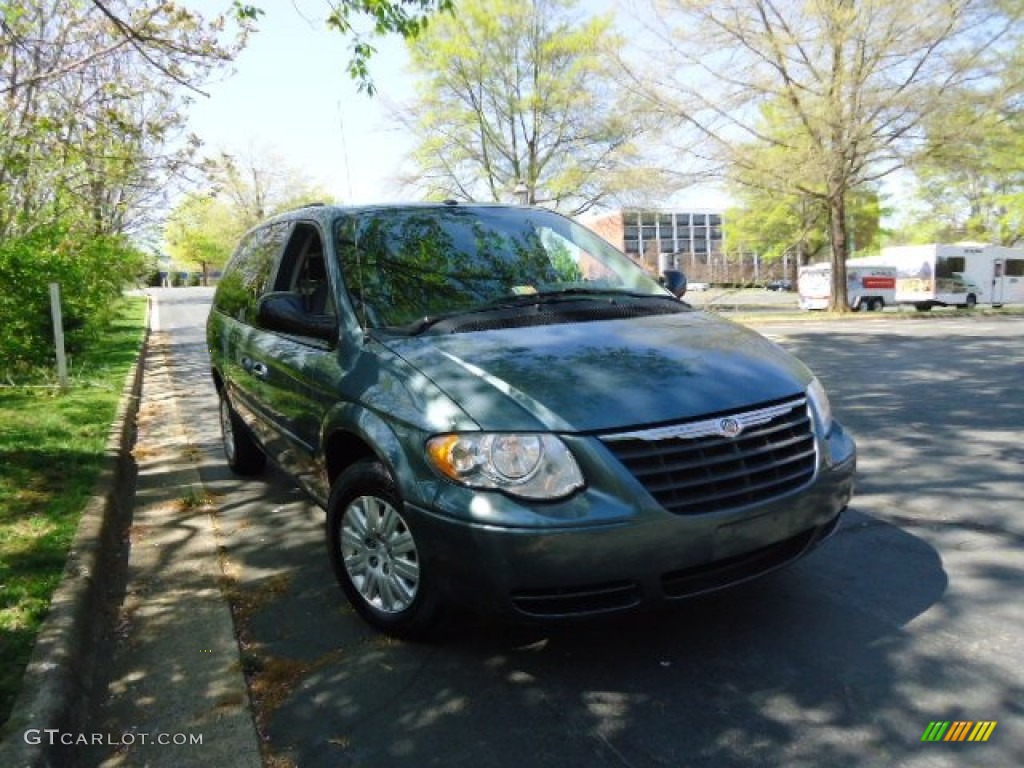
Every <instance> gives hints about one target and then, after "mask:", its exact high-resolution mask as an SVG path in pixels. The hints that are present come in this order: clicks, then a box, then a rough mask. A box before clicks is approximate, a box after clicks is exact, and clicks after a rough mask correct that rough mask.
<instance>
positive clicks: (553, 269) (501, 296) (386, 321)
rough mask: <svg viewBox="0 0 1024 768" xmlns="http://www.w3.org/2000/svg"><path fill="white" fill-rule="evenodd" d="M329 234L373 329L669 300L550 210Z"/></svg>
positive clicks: (433, 212) (377, 218)
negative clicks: (496, 312) (503, 312)
mask: <svg viewBox="0 0 1024 768" xmlns="http://www.w3.org/2000/svg"><path fill="white" fill-rule="evenodd" d="M335 236H336V238H337V246H338V247H337V253H338V255H339V258H340V260H341V267H342V274H343V275H344V276H345V281H346V284H347V287H348V290H349V292H350V294H351V295H352V297H353V300H354V301H355V302H356V304H357V305H359V306H360V307H361V308H362V310H364V311H365V315H366V316H367V317H368V318H369V321H370V323H371V324H372V325H373V326H376V327H379V328H396V329H400V328H403V327H404V328H406V329H409V328H416V327H424V326H425V324H429V323H430V322H433V321H436V320H437V319H439V318H450V317H453V316H456V315H460V314H466V313H475V312H485V311H489V310H492V309H506V308H508V307H514V306H517V305H533V304H537V303H541V302H548V301H570V300H571V301H577V300H586V299H587V298H591V297H604V298H607V297H609V296H610V297H613V298H614V297H616V296H620V297H623V298H626V297H631V298H641V299H644V298H657V299H666V298H668V299H671V298H672V296H671V294H670V293H669V292H668V291H666V290H665V289H664V288H663V287H662V286H661V285H660V284H659V283H658V281H657V280H655V279H654V278H652V277H650V276H649V275H647V274H646V273H645V272H644V271H643V270H641V269H640V268H639V267H637V266H636V265H635V264H634V263H633V262H632V261H631V260H630V259H629V258H628V257H626V256H625V255H623V254H622V253H620V252H619V251H617V250H616V249H615V248H613V247H612V246H611V245H610V244H608V243H607V242H606V241H605V240H604V239H602V238H601V237H600V236H598V235H596V234H594V233H593V232H591V231H590V230H588V229H587V228H586V227H583V226H581V225H579V224H577V223H576V222H574V221H572V220H570V219H568V218H565V217H564V216H560V215H559V214H556V213H553V212H550V211H544V210H538V209H522V208H511V207H509V208H502V207H493V208H492V207H475V206H454V205H445V206H436V207H435V206H429V207H427V206H421V207H416V206H410V207H407V208H389V209H386V210H385V209H380V210H368V211H365V212H361V213H358V214H355V215H354V216H347V217H345V218H343V219H340V220H339V221H338V223H337V225H336V227H335ZM357 309H358V307H357Z"/></svg>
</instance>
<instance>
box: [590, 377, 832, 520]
mask: <svg viewBox="0 0 1024 768" xmlns="http://www.w3.org/2000/svg"><path fill="white" fill-rule="evenodd" d="M737 427H738V428H739V429H740V430H741V431H740V432H739V434H738V435H736V436H735V437H728V436H725V435H723V434H722V432H723V431H724V432H730V431H735V430H736V428H737ZM601 440H602V441H603V442H604V443H605V445H607V446H608V448H609V450H611V452H612V453H613V454H614V455H615V456H616V458H618V459H619V461H621V462H622V463H623V464H624V465H625V466H626V468H627V469H629V471H630V472H632V473H633V475H634V476H635V477H636V478H637V480H639V481H640V483H641V484H643V486H644V488H646V489H647V491H648V492H649V493H650V494H651V495H652V496H653V497H654V498H655V499H657V501H658V503H660V504H661V505H662V506H663V507H664V508H665V509H667V510H668V511H670V512H673V513H675V514H678V515H694V514H701V513H706V512H720V511H723V510H729V509H734V508H736V507H741V506H745V505H747V504H756V503H759V502H764V501H768V500H770V499H774V498H777V497H779V496H782V495H784V494H786V493H790V492H792V491H795V490H797V489H799V488H802V487H803V486H805V485H806V484H807V483H809V482H810V481H811V479H812V478H813V477H814V469H815V465H816V461H817V456H816V452H815V441H814V430H813V428H812V426H811V419H810V415H809V413H808V408H807V400H806V398H804V397H803V396H800V397H797V398H792V399H789V400H784V401H781V402H774V403H767V404H765V405H763V406H760V407H758V408H757V409H753V410H748V411H742V412H738V413H726V414H721V415H719V416H716V417H714V418H710V419H702V420H700V421H696V422H687V423H682V424H674V425H670V426H667V427H658V428H655V429H649V430H643V431H639V432H624V433H618V434H612V435H603V436H602V437H601Z"/></svg>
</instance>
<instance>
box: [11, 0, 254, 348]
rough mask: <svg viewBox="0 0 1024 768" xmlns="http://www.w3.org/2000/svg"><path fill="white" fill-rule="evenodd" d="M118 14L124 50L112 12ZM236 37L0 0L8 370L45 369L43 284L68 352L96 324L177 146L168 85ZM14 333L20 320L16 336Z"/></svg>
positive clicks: (132, 268) (165, 14) (132, 9)
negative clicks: (132, 33) (129, 29)
mask: <svg viewBox="0 0 1024 768" xmlns="http://www.w3.org/2000/svg"><path fill="white" fill-rule="evenodd" d="M112 14H113V15H116V16H118V17H119V18H120V17H123V18H129V19H131V21H132V24H133V25H134V27H135V29H136V33H137V34H136V37H135V39H132V40H129V39H128V38H127V37H126V36H125V34H124V32H123V30H122V29H121V28H120V26H119V25H118V23H117V22H116V20H115V19H113V18H111V15H112ZM241 40H242V38H241V37H237V36H236V37H233V36H232V35H231V34H230V33H227V32H225V30H224V29H223V27H222V20H219V19H214V20H212V21H206V20H205V19H204V18H203V17H201V16H200V15H198V14H195V13H192V12H190V11H187V10H185V9H183V8H181V7H179V6H177V5H175V4H174V3H173V2H166V1H165V0H159V1H158V0H142V1H141V2H137V1H136V0H132V2H128V0H99V1H98V2H89V1H84V0H0V273H2V274H0V277H3V278H4V280H3V285H5V286H7V285H17V286H18V291H17V292H15V293H13V294H12V296H13V297H14V299H13V300H11V301H7V302H0V327H4V328H6V329H8V330H11V329H13V330H12V333H14V336H12V337H11V338H10V340H7V339H4V343H2V344H0V353H2V355H0V356H2V357H4V358H5V359H10V360H11V361H12V363H13V364H14V365H15V367H19V366H21V365H23V364H24V365H33V364H38V363H39V362H40V361H42V360H45V358H46V356H47V354H48V350H49V347H50V345H49V344H47V343H46V341H45V340H46V334H47V333H49V326H48V290H47V284H48V283H49V282H58V283H60V284H61V286H62V300H63V302H64V306H65V319H66V321H67V326H66V330H67V331H68V332H69V340H70V343H72V344H79V343H82V342H83V341H85V340H87V339H88V338H89V336H90V335H91V333H92V331H93V330H94V329H95V328H97V327H99V326H101V325H102V324H103V322H104V320H105V319H106V318H108V317H109V313H110V311H111V308H112V307H113V306H115V304H116V301H117V299H118V298H119V297H120V295H121V292H122V289H123V288H124V285H125V283H126V282H129V281H131V280H133V279H134V278H135V277H137V275H138V273H139V271H140V270H141V269H142V268H143V257H142V255H141V252H140V250H139V249H138V247H137V242H132V239H130V238H129V237H127V235H129V234H131V235H132V236H133V238H134V237H136V236H137V235H138V233H139V230H140V228H142V227H144V226H146V225H147V224H148V223H149V222H151V220H152V219H151V216H150V214H151V213H152V212H153V209H154V208H155V207H157V206H158V205H159V204H160V203H162V201H163V195H164V193H165V190H166V189H167V187H168V185H169V180H170V179H171V178H172V177H173V176H174V175H175V174H176V173H178V172H179V170H180V168H181V166H182V164H183V163H186V162H188V160H189V156H188V155H189V151H190V149H191V147H190V146H188V145H185V146H184V147H183V148H170V144H171V143H172V141H173V140H175V139H176V138H177V137H178V135H179V133H180V131H181V129H182V126H183V123H184V118H183V109H184V107H185V106H186V105H187V99H186V98H185V97H183V96H182V95H181V92H180V84H181V82H182V81H186V82H188V83H189V84H190V85H192V86H193V87H195V86H198V85H200V84H201V83H202V82H203V81H204V80H205V79H206V78H207V77H208V76H209V75H210V74H211V73H212V72H213V70H214V69H216V68H217V67H218V66H220V65H222V64H224V63H225V62H226V61H228V60H229V59H230V57H231V56H232V55H233V53H234V51H236V50H237V47H236V46H237V45H240V44H241ZM23 323H28V326H25V325H24V324H23Z"/></svg>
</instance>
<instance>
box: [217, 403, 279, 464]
mask: <svg viewBox="0 0 1024 768" xmlns="http://www.w3.org/2000/svg"><path fill="white" fill-rule="evenodd" d="M220 434H221V439H222V440H223V442H224V458H226V459H227V461H228V466H229V467H230V468H231V471H232V472H234V473H235V474H238V475H258V474H259V473H260V472H262V471H263V468H264V467H265V466H266V464H267V457H266V455H265V454H264V453H263V451H261V450H260V447H259V445H257V443H256V441H255V440H254V439H253V436H252V433H251V432H250V431H249V428H248V427H247V426H245V424H243V423H242V420H241V419H240V418H238V414H237V413H235V411H234V409H233V408H232V407H231V403H230V402H229V401H228V396H227V393H225V392H221V393H220Z"/></svg>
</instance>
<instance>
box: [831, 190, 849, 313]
mask: <svg viewBox="0 0 1024 768" xmlns="http://www.w3.org/2000/svg"><path fill="white" fill-rule="evenodd" d="M828 214H829V234H830V239H831V241H832V298H831V301H830V303H829V307H828V308H829V310H830V311H832V312H849V311H850V301H849V298H848V296H847V295H846V255H847V244H846V196H845V195H844V194H843V193H842V192H839V193H837V194H832V195H830V196H829V199H828Z"/></svg>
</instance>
